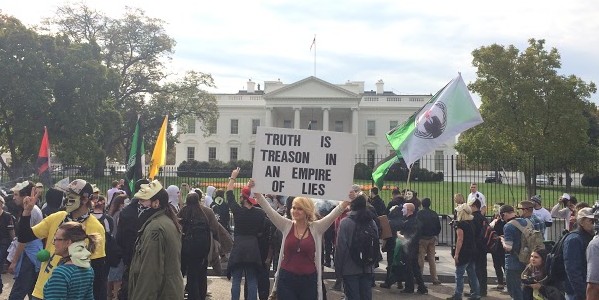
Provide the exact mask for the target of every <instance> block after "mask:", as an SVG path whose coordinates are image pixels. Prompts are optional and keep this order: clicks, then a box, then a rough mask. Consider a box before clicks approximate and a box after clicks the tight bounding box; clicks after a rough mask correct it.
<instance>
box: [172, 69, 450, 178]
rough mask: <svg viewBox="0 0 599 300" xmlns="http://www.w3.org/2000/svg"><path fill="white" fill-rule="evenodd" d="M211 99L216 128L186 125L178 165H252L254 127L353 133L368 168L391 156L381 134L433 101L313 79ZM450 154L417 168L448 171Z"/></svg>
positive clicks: (380, 86) (446, 150)
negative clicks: (207, 131)
mask: <svg viewBox="0 0 599 300" xmlns="http://www.w3.org/2000/svg"><path fill="white" fill-rule="evenodd" d="M215 96H216V99H217V105H218V110H219V114H220V117H219V119H218V121H217V124H216V128H214V127H212V128H211V131H210V132H211V134H210V135H208V136H206V137H204V134H203V132H201V131H199V130H197V131H196V130H195V128H199V126H196V125H197V124H196V123H192V124H190V125H191V126H188V127H189V129H188V131H189V132H188V133H184V134H181V135H180V137H179V143H178V144H177V145H176V164H177V165H179V164H180V163H181V162H182V161H184V160H192V159H194V160H198V161H210V160H220V161H224V162H228V161H231V160H252V158H253V156H254V148H255V140H256V135H255V133H256V128H257V127H258V126H268V127H281V128H298V129H308V128H309V129H311V130H323V131H338V132H348V133H353V134H355V135H356V137H357V139H356V145H355V147H356V153H358V156H359V157H361V158H362V160H361V161H362V162H364V163H367V164H370V165H373V164H375V163H377V162H378V160H379V159H380V158H381V157H384V156H386V155H388V154H389V153H390V151H392V149H391V147H390V145H389V142H388V141H387V139H386V137H385V133H386V132H388V131H389V130H390V129H392V128H394V127H396V126H397V125H398V124H401V122H403V121H405V120H406V119H407V118H408V117H410V116H411V115H412V114H413V113H414V112H415V111H417V110H418V109H419V108H420V107H422V106H423V105H424V104H425V103H426V102H427V101H428V100H429V99H430V98H431V97H432V95H430V94H429V95H397V94H395V93H393V92H389V91H385V90H384V83H383V81H382V80H379V81H378V82H377V83H376V91H365V90H364V82H363V81H348V82H346V83H343V84H332V83H329V82H326V81H324V80H322V79H320V78H317V77H313V76H310V77H308V78H305V79H303V80H300V81H297V82H294V83H290V84H285V83H283V82H281V81H266V82H264V88H263V89H260V84H258V85H257V87H256V84H255V83H254V82H252V81H251V80H250V81H249V82H248V83H247V89H246V90H241V91H239V92H238V93H235V94H215ZM195 122H199V121H197V120H196V121H195ZM451 154H455V150H454V143H453V142H452V143H448V144H446V145H443V147H441V148H439V149H436V150H435V151H433V152H432V153H430V155H429V157H430V159H425V160H422V163H421V166H422V167H425V168H427V169H429V170H431V171H444V170H448V166H447V165H446V164H447V163H445V162H444V160H443V157H445V156H447V155H451ZM356 162H357V161H356ZM356 162H351V163H356Z"/></svg>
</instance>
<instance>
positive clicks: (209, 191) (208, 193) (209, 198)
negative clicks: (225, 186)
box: [204, 185, 216, 207]
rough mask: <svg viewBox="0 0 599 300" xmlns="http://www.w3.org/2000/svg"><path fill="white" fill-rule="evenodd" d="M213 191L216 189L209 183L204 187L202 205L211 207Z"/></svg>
mask: <svg viewBox="0 0 599 300" xmlns="http://www.w3.org/2000/svg"><path fill="white" fill-rule="evenodd" d="M214 191H216V188H215V187H213V186H211V185H209V186H208V187H206V196H205V197H204V205H206V207H212V202H213V201H214V199H213V198H212V197H213V196H214Z"/></svg>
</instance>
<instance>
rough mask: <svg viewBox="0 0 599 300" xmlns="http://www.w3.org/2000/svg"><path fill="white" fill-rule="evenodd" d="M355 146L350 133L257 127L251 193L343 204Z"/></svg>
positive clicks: (350, 178)
mask: <svg viewBox="0 0 599 300" xmlns="http://www.w3.org/2000/svg"><path fill="white" fill-rule="evenodd" d="M355 145H356V136H355V135H353V134H350V133H343V132H328V131H314V130H299V129H286V128H272V127H258V129H257V132H256V149H255V152H254V168H253V172H252V177H253V178H254V179H255V181H256V186H255V187H254V188H253V189H252V191H254V192H258V193H263V194H274V195H285V196H306V197H313V198H319V199H328V200H346V199H347V194H348V191H349V189H350V187H351V185H352V184H353V177H354V164H355Z"/></svg>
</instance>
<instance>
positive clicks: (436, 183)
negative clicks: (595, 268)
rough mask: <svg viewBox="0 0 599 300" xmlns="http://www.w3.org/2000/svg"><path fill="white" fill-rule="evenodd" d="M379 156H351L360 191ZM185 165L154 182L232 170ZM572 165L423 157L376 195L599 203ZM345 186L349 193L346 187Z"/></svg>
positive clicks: (399, 169)
mask: <svg viewBox="0 0 599 300" xmlns="http://www.w3.org/2000/svg"><path fill="white" fill-rule="evenodd" d="M383 158H384V157H382V156H373V155H367V156H357V157H356V159H355V162H354V163H355V168H354V182H355V183H357V184H360V185H362V187H363V190H369V189H370V188H371V187H372V186H373V182H372V179H371V174H372V171H373V170H372V168H373V167H374V166H375V164H376V163H377V162H379V161H380V160H382V159H383ZM240 163H243V164H244V168H243V173H242V174H241V176H240V178H246V179H249V178H250V177H251V176H252V174H251V162H240ZM248 163H249V164H250V165H248ZM188 165H189V164H188ZM188 165H187V167H186V168H185V169H181V168H179V167H177V166H165V167H163V168H162V169H161V171H160V173H159V176H158V178H159V179H160V180H161V181H162V183H163V185H164V186H165V187H168V186H169V185H177V186H179V187H181V186H184V185H188V186H190V187H197V188H200V189H202V190H205V188H206V187H207V186H209V185H212V186H214V187H216V188H225V187H226V185H227V183H228V177H229V175H230V172H231V170H229V169H230V167H229V169H225V168H222V169H201V170H190V169H189V167H188ZM229 165H231V164H230V163H229V164H227V166H229ZM574 165H578V166H580V165H584V166H585V167H584V171H579V170H577V169H576V168H573V167H572V168H567V166H566V167H562V168H556V167H555V166H549V164H544V163H542V162H539V161H538V160H536V159H535V158H529V159H525V160H522V159H520V160H514V161H488V162H478V163H473V162H469V161H467V160H466V159H464V158H463V157H461V156H458V155H451V156H445V155H432V156H426V157H423V158H422V159H421V160H419V161H418V162H417V163H416V164H414V166H413V168H412V171H411V173H410V172H409V171H408V169H407V168H406V167H405V165H402V163H398V164H396V165H394V166H393V167H392V168H391V169H390V170H389V172H388V174H387V176H386V178H385V183H384V186H383V187H382V190H381V192H380V194H381V197H382V198H383V199H384V200H385V201H389V200H390V199H391V190H392V189H393V188H395V187H397V188H399V189H405V188H409V189H411V190H413V191H416V192H417V196H418V198H420V199H423V198H425V197H426V198H430V199H431V200H432V206H431V208H432V209H433V210H435V211H437V212H438V213H439V214H440V215H445V217H444V218H448V217H447V215H451V212H452V209H453V200H452V199H453V196H454V195H455V194H456V193H461V194H463V195H465V196H467V195H468V193H470V189H469V187H470V184H471V183H472V182H476V183H477V184H478V189H479V191H480V192H482V193H483V194H484V195H485V197H486V201H487V207H488V212H487V215H492V212H493V208H494V206H495V205H497V204H501V203H505V204H511V205H517V203H518V202H520V201H522V200H525V199H529V197H530V196H531V195H535V194H538V195H540V196H541V199H542V204H543V206H544V207H545V208H547V209H548V210H551V208H552V207H553V206H554V205H556V204H558V199H559V198H560V197H561V195H562V194H563V193H569V194H570V195H572V196H574V197H575V198H576V199H577V201H578V202H579V203H580V202H586V203H588V204H590V205H593V204H594V203H595V201H597V199H599V176H598V175H599V167H598V166H597V162H585V163H584V164H574ZM146 174H147V170H146ZM0 176H1V177H0V178H1V179H0V182H2V183H1V186H0V187H2V188H5V189H7V188H10V187H12V186H14V184H15V183H16V182H19V181H22V180H24V179H29V180H33V181H37V180H38V178H37V176H35V175H31V176H29V177H20V178H14V179H11V178H9V177H8V174H7V173H6V172H0ZM67 176H68V177H69V178H70V179H71V180H72V179H75V178H82V179H85V180H88V181H90V182H92V183H95V184H96V185H97V186H98V187H99V188H100V190H101V191H106V190H108V189H109V188H110V186H111V183H112V182H113V181H115V180H116V181H118V180H120V179H123V178H124V167H123V166H120V167H119V166H115V167H107V168H106V169H105V170H104V172H103V173H102V174H101V175H100V176H93V175H92V172H91V171H90V170H87V169H84V168H81V167H64V168H60V167H59V168H54V169H53V171H52V179H53V181H54V182H56V181H58V180H60V179H62V178H64V177H67ZM408 177H409V181H408ZM527 182H528V184H527ZM243 184H245V181H244V180H243V179H241V180H238V187H239V188H240V187H241V186H242V185H243ZM339 188H344V187H339ZM346 188H347V189H348V191H349V187H346ZM239 191H240V189H237V191H236V193H239ZM185 194H186V191H185V190H183V195H185ZM445 223H447V222H445ZM562 229H563V226H561V228H557V227H556V226H554V227H553V228H551V231H552V233H551V234H550V236H554V235H556V234H557V235H558V236H559V233H560V232H561V230H562ZM553 231H555V232H553ZM448 237H449V236H448ZM440 242H443V241H440Z"/></svg>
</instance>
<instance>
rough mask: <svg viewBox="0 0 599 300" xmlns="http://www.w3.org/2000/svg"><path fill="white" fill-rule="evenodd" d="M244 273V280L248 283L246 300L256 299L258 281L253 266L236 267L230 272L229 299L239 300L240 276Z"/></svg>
mask: <svg viewBox="0 0 599 300" xmlns="http://www.w3.org/2000/svg"><path fill="white" fill-rule="evenodd" d="M244 273H245V282H246V284H247V285H248V297H247V299H248V300H256V299H258V281H256V269H255V268H253V267H243V266H239V267H236V268H235V269H234V270H233V272H231V300H239V294H240V293H241V276H243V274H244Z"/></svg>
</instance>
